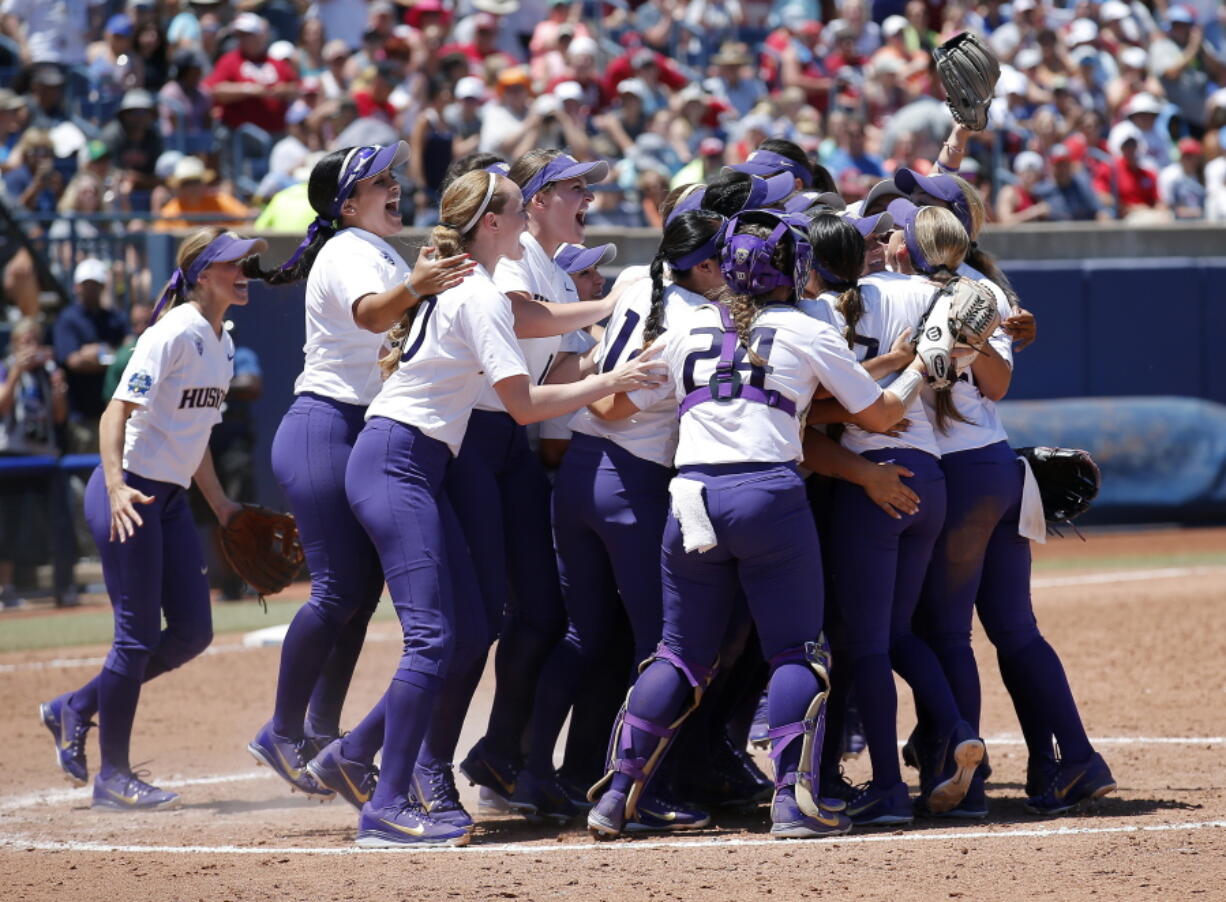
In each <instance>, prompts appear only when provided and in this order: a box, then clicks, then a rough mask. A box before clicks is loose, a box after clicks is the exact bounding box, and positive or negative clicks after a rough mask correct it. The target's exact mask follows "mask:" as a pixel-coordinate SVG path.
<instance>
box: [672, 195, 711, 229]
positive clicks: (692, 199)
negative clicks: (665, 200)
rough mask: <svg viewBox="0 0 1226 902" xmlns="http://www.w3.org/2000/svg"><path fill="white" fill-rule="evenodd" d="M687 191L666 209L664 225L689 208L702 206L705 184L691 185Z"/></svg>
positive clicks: (688, 210) (704, 197)
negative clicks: (666, 216)
mask: <svg viewBox="0 0 1226 902" xmlns="http://www.w3.org/2000/svg"><path fill="white" fill-rule="evenodd" d="M690 188H691V190H690V191H689V193H687V194H685V195H684V196H683V197H682V198H681V200H679V201H677V203H676V204H675V205H674V206H673V208H672V209H671V210H669V211H668V218H667V219H665V220H664V225H665V226H667V225H668V224H669V223H670V222H672V221H673V220H674V219H676V218H677V217H678V216H680V215H681V214H682V213H689V212H690V211H691V210H698V209H700V208H701V207H702V202H703V200H705V199H706V196H707V186H706V185H691V186H690Z"/></svg>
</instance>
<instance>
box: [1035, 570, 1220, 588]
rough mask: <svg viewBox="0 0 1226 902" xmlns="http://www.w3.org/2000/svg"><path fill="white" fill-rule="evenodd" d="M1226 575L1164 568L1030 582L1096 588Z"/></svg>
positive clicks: (1053, 586) (1218, 571)
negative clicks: (1189, 577) (1111, 584)
mask: <svg viewBox="0 0 1226 902" xmlns="http://www.w3.org/2000/svg"><path fill="white" fill-rule="evenodd" d="M1223 573H1226V567H1162V568H1160V569H1157V570H1112V571H1108V572H1105V573H1082V574H1079V575H1077V576H1040V577H1034V578H1031V580H1030V587H1031V588H1032V589H1058V588H1062V587H1064V586H1096V585H1102V584H1104V583H1132V582H1143V581H1145V580H1151V579H1178V578H1180V577H1183V576H1211V575H1219V574H1223Z"/></svg>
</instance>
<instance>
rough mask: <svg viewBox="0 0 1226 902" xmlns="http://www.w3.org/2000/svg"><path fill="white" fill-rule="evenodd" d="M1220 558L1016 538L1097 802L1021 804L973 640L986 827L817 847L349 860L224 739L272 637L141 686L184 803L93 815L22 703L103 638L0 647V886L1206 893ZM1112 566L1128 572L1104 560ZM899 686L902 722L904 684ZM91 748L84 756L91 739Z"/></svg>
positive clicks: (995, 688) (176, 892)
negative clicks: (1077, 714) (1045, 811)
mask: <svg viewBox="0 0 1226 902" xmlns="http://www.w3.org/2000/svg"><path fill="white" fill-rule="evenodd" d="M1222 552H1226V530H1199V531H1195V532H1173V531H1172V532H1161V533H1152V534H1139V533H1123V534H1119V535H1097V536H1093V537H1091V541H1090V542H1088V543H1085V544H1083V543H1081V542H1077V541H1076V540H1067V539H1066V540H1064V541H1063V542H1055V543H1049V545H1048V546H1046V547H1044V548H1040V549H1039V550H1038V552H1037V558H1038V559H1039V561H1040V562H1042V563H1044V564H1045V565H1050V566H1045V567H1044V568H1043V569H1042V570H1041V571H1040V572H1038V573H1037V574H1036V577H1035V590H1034V591H1035V601H1036V609H1037V611H1038V615H1039V619H1040V624H1041V625H1042V627H1043V629H1044V633H1045V634H1046V635H1047V637H1048V638H1049V639H1050V640H1051V641H1052V644H1053V645H1054V646H1055V647H1056V649H1057V650H1058V651H1059V652H1060V654H1061V656H1062V657H1063V660H1064V663H1065V667H1066V668H1067V670H1068V673H1069V679H1070V681H1071V682H1072V685H1073V688H1074V691H1075V693H1076V694H1077V697H1078V699H1079V701H1080V703H1081V706H1082V713H1083V715H1084V717H1085V720H1086V725H1087V728H1088V730H1089V732H1090V734H1091V736H1092V737H1095V738H1096V740H1097V745H1098V748H1099V751H1101V752H1102V753H1103V754H1104V755H1105V756H1106V758H1107V760H1108V762H1109V763H1110V765H1111V767H1112V769H1113V771H1114V772H1115V776H1116V778H1117V780H1118V781H1119V784H1120V789H1119V791H1118V792H1117V793H1116V794H1115V795H1112V796H1109V797H1107V798H1106V799H1103V800H1102V801H1101V802H1099V803H1097V805H1096V806H1095V807H1094V808H1092V809H1091V810H1088V811H1086V812H1083V813H1080V814H1078V815H1076V816H1073V817H1067V818H1063V819H1056V820H1045V819H1040V818H1036V817H1032V816H1030V815H1028V814H1026V813H1025V811H1024V810H1023V808H1022V805H1021V795H1022V789H1021V783H1022V781H1023V779H1024V769H1025V760H1026V759H1025V751H1024V747H1023V746H1022V745H1021V742H1020V739H1019V738H1018V735H1019V734H1018V731H1017V724H1016V721H1015V719H1014V717H1013V713H1012V709H1011V706H1010V704H1009V701H1008V699H1007V697H1006V696H1005V694H1004V692H1003V690H1002V688H1001V686H1000V680H999V676H998V674H997V671H996V664H995V659H994V657H993V655H992V654H991V652H990V646H988V645H987V643H986V640H984V639H983V637H982V635H979V636H977V639H976V649H977V650H978V651H979V653H980V666H981V670H982V672H983V681H984V715H983V733H984V735H985V737H986V738H987V740H988V747H989V750H990V752H991V756H992V765H993V768H994V774H993V777H992V780H991V781H989V784H988V791H989V796H990V799H991V803H992V813H991V816H990V817H989V819H988V821H987V822H986V823H979V822H969V823H949V822H917V825H916V826H915V827H913V828H909V829H906V830H901V831H894V832H888V831H881V830H877V831H870V830H862V831H859V832H857V833H854V834H852V835H850V836H848V837H844V838H841V839H839V840H829V841H809V842H796V841H792V842H779V841H772V840H770V839H769V837H768V835H767V833H766V828H767V819H766V811H765V809H763V810H762V811H761V812H760V813H759V814H757V815H754V816H738V817H720V816H717V817H716V820H715V826H713V827H712V828H711V829H708V830H704V831H702V832H700V833H696V834H690V835H687V836H684V837H676V836H674V837H661V838H652V839H650V840H627V841H619V842H617V843H612V844H597V843H595V842H593V841H591V840H590V839H589V838H588V837H587V835H586V833H585V832H583V831H581V830H579V829H578V828H577V827H576V828H572V829H570V830H565V831H562V832H559V831H557V830H554V829H545V828H538V827H534V826H531V825H529V824H527V823H525V822H523V821H521V820H518V819H515V818H511V817H501V818H493V819H486V818H483V817H479V818H478V821H479V825H478V829H477V832H476V835H475V837H474V841H473V844H472V845H470V846H469V847H468V848H466V849H461V850H456V851H449V852H428V853H409V854H406V853H387V852H377V851H375V852H372V851H362V852H357V851H355V847H354V846H353V843H352V839H353V829H354V823H355V814H354V812H353V811H352V810H351V809H349V808H347V807H345V806H344V804H343V803H341V802H334V803H331V804H328V805H318V804H314V803H311V802H308V801H305V800H304V799H303V798H302V797H301V796H292V795H290V794H289V793H288V792H286V791H285V789H284V787H283V784H281V783H279V782H278V781H276V779H275V778H272V777H270V776H268V773H269V772H268V771H267V770H263V771H258V770H256V769H255V768H254V767H253V764H252V761H251V759H250V757H249V756H248V755H247V753H246V751H245V748H244V746H245V744H246V742H247V740H248V739H249V738H250V737H251V736H252V735H253V734H254V733H255V731H256V729H257V728H258V727H259V726H260V724H261V723H262V722H263V720H264V719H265V718H266V717H267V716H268V714H269V712H270V711H271V707H272V696H273V682H274V679H275V673H276V664H277V656H278V650H277V649H275V648H257V649H246V648H243V647H242V645H241V642H240V641H239V640H240V637H238V636H233V635H229V636H219V637H218V639H217V641H216V643H215V649H216V650H215V653H213V654H210V655H207V656H205V657H203V658H202V659H200V660H198V661H195V662H193V663H192V664H191V665H189V666H188V667H186V668H185V669H183V670H181V671H178V672H175V673H172V674H169V675H167V676H166V677H164V678H162V679H159V680H158V681H156V682H155V683H153V684H150V686H149V687H148V688H147V690H146V692H145V695H144V697H143V699H142V706H141V712H140V717H139V718H138V721H137V728H136V736H135V740H134V747H133V755H134V758H135V759H136V760H146V759H147V760H149V764H148V765H147V766H148V767H149V769H150V770H151V771H152V773H153V776H154V779H155V781H156V782H158V783H160V784H161V785H166V786H178V787H179V788H178V791H179V792H180V793H181V794H182V796H183V800H184V803H185V804H184V807H183V808H182V809H181V810H179V811H175V812H164V813H157V814H149V815H126V816H124V815H120V816H115V815H110V816H108V815H100V814H94V813H93V812H91V811H90V810H89V809H88V807H87V806H88V790H83V789H77V790H70V789H67V787H66V786H65V784H64V783H62V782H61V781H60V779H59V772H58V770H57V769H55V768H54V765H53V762H52V756H51V747H50V744H49V742H48V737H47V734H46V731H45V730H44V729H43V728H42V726H41V725H40V724H39V723H38V720H37V718H36V716H35V713H36V707H37V703H38V702H39V701H42V700H45V699H47V698H49V697H51V696H52V695H55V694H56V693H59V692H61V691H64V690H65V689H68V688H70V687H72V686H75V685H78V684H79V683H81V682H83V681H84V680H86V679H87V678H88V677H89V676H91V675H92V673H93V672H94V671H95V670H96V669H97V666H98V663H99V660H98V659H99V656H100V655H102V654H104V652H105V649H104V648H102V647H97V646H91V647H84V648H74V649H70V650H65V649H57V650H54V651H39V652H23V653H12V654H6V655H3V656H0V711H3V712H4V713H3V715H0V716H2V718H3V721H2V722H3V728H4V733H5V735H6V736H8V740H7V743H6V751H5V756H4V768H3V770H0V887H3V889H2V890H0V898H3V899H6V900H7V899H14V900H40V902H41V900H57V902H58V900H63V899H66V898H71V899H73V900H74V902H94V900H98V902H101V900H114V899H125V900H126V899H146V898H148V899H159V900H163V899H174V900H195V899H201V900H209V902H220V900H231V899H232V900H262V899H308V898H309V899H324V900H355V902H370V900H390V899H413V900H415V902H416V900H431V899H530V900H537V899H567V900H572V899H573V900H579V899H582V900H599V899H618V900H624V902H632V900H637V899H651V900H655V899H660V900H665V899H677V900H690V899H703V900H723V899H728V900H732V899H751V898H752V899H756V898H762V897H767V896H769V897H771V898H774V899H800V898H815V897H820V896H823V895H824V896H826V897H827V898H830V897H831V894H834V895H836V896H837V897H842V898H848V897H854V898H882V899H886V898H888V899H897V900H910V899H917V900H918V899H935V898H964V899H1022V898H1053V899H1060V900H1082V899H1115V898H1125V897H1127V898H1134V897H1137V896H1142V895H1157V894H1162V895H1163V896H1168V897H1176V898H1177V897H1180V896H1182V895H1184V894H1188V895H1193V896H1199V897H1201V898H1207V899H1221V898H1226V890H1224V889H1223V886H1226V856H1224V855H1223V848H1226V738H1224V735H1223V734H1226V683H1224V682H1223V678H1222V666H1221V661H1222V660H1223V658H1224V657H1226V618H1223V616H1222V611H1223V606H1224V605H1226V567H1223V566H1221V564H1220V563H1206V562H1205V561H1204V560H1203V558H1205V557H1207V556H1211V555H1217V554H1221V553H1222ZM1164 557H1165V560H1166V561H1167V563H1165V564H1158V563H1154V562H1155V561H1159V560H1161V559H1163V558H1164ZM1185 557H1186V558H1187V560H1186V561H1185V560H1184V558H1185ZM1108 559H1109V560H1111V561H1113V563H1112V565H1111V567H1110V568H1107V567H1105V566H1104V563H1103V562H1104V561H1106V560H1108ZM1172 562H1173V563H1172ZM1055 564H1058V566H1055ZM1129 565H1131V566H1132V567H1133V568H1135V569H1132V570H1128V569H1115V568H1116V567H1127V566H1129ZM0 628H3V627H2V624H0ZM372 638H373V639H375V640H378V641H374V642H372V643H371V645H370V647H369V649H368V651H367V654H366V655H365V656H364V658H363V660H362V662H361V664H360V666H359V669H358V673H357V676H356V678H355V680H354V689H353V693H352V695H351V700H350V705H349V707H348V709H347V710H348V717H347V720H352V719H353V718H355V717H357V716H359V715H360V713H362V712H364V710H365V707H366V706H367V705H369V704H370V703H372V702H373V701H374V700H375V699H376V698H377V697H378V695H379V693H380V692H381V691H382V689H383V688H384V686H385V685H386V681H387V679H388V677H389V676H390V674H391V672H392V670H393V669H394V665H395V659H396V654H397V639H398V637H397V635H396V629H395V627H394V625H393V624H389V623H381V624H378V625H377V626H376V627H374V628H372ZM490 689H491V685H490V679H489V674H487V678H486V680H485V681H484V682H483V683H482V687H481V690H480V692H479V695H478V699H477V703H476V705H475V708H474V711H473V714H472V716H471V717H470V719H469V723H468V724H467V725H466V734H465V736H464V737H463V739H462V740H461V750H463V749H466V748H467V746H468V744H469V743H471V741H472V740H473V739H474V738H475V736H476V734H477V732H479V728H480V725H481V724H483V723H484V718H485V714H486V711H487V708H488V703H489V699H490ZM902 698H903V700H904V703H903V705H901V706H900V707H901V709H902V710H903V712H904V714H903V717H904V718H905V717H906V716H908V715H907V714H906V711H907V709H908V708H909V705H908V704H906V699H908V698H909V695H908V694H907V693H906V692H905V690H904V691H903V694H902ZM900 724H901V725H902V726H903V727H904V728H907V729H909V726H910V724H909V723H902V722H901V721H900ZM94 732H95V734H96V731H94ZM88 753H89V756H90V760H91V762H95V761H96V760H97V743H96V736H95V735H91V737H90V742H89V745H88ZM866 768H867V764H866V762H861V761H857V762H852V763H851V765H850V767H849V770H850V773H851V775H852V777H853V778H860V777H862V776H863V775H864V774H865V771H866ZM905 776H908V777H910V778H912V780H914V777H915V774H914V772H913V771H908V772H906V774H905ZM463 795H464V801H465V804H466V805H469V807H470V810H472V811H474V812H475V811H476V799H475V795H474V794H473V793H472V792H471V791H470V790H469V788H468V787H464V792H463Z"/></svg>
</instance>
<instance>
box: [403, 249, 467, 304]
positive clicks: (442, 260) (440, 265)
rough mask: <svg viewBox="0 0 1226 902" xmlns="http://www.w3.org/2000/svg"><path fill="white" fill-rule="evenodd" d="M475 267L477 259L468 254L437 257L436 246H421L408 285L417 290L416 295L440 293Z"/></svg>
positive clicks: (457, 282)
mask: <svg viewBox="0 0 1226 902" xmlns="http://www.w3.org/2000/svg"><path fill="white" fill-rule="evenodd" d="M476 268H477V261H476V260H473V259H472V258H471V257H469V256H468V254H456V255H455V256H454V257H439V256H438V251H437V249H436V248H433V247H423V248H422V249H421V252H420V253H419V254H418V255H417V262H416V263H414V264H413V274H412V275H411V276H409V287H410V288H412V289H413V291H415V292H417V295H418V297H423V298H424V297H425V296H426V295H430V294H442V293H443V292H444V291H446V290H447V289H448V288H455V287H456V286H457V285H459V284H460V283H461V282H463V281H464V280H465V279H467V278H468V277H469V276H470V275H472V271H473V270H474V269H476Z"/></svg>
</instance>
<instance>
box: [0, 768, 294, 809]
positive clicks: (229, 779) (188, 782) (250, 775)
mask: <svg viewBox="0 0 1226 902" xmlns="http://www.w3.org/2000/svg"><path fill="white" fill-rule="evenodd" d="M271 776H274V774H273V773H272V772H271V771H267V770H263V771H261V770H253V771H244V772H243V773H238V774H218V775H216V776H211V777H182V778H180V779H178V780H158V785H159V786H161V787H162V788H164V789H182V788H183V787H185V786H214V785H217V784H219V783H242V782H245V781H247V780H259V779H262V778H264V777H271ZM89 796H90V790H89V787H88V786H81V787H75V788H73V789H45V790H43V791H41V792H29V793H26V794H24V795H19V796H12V797H10V798H7V799H0V812H4V811H17V810H18V809H21V808H29V807H30V806H31V805H55V804H60V803H62V802H73V801H86V800H87V799H89Z"/></svg>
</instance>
